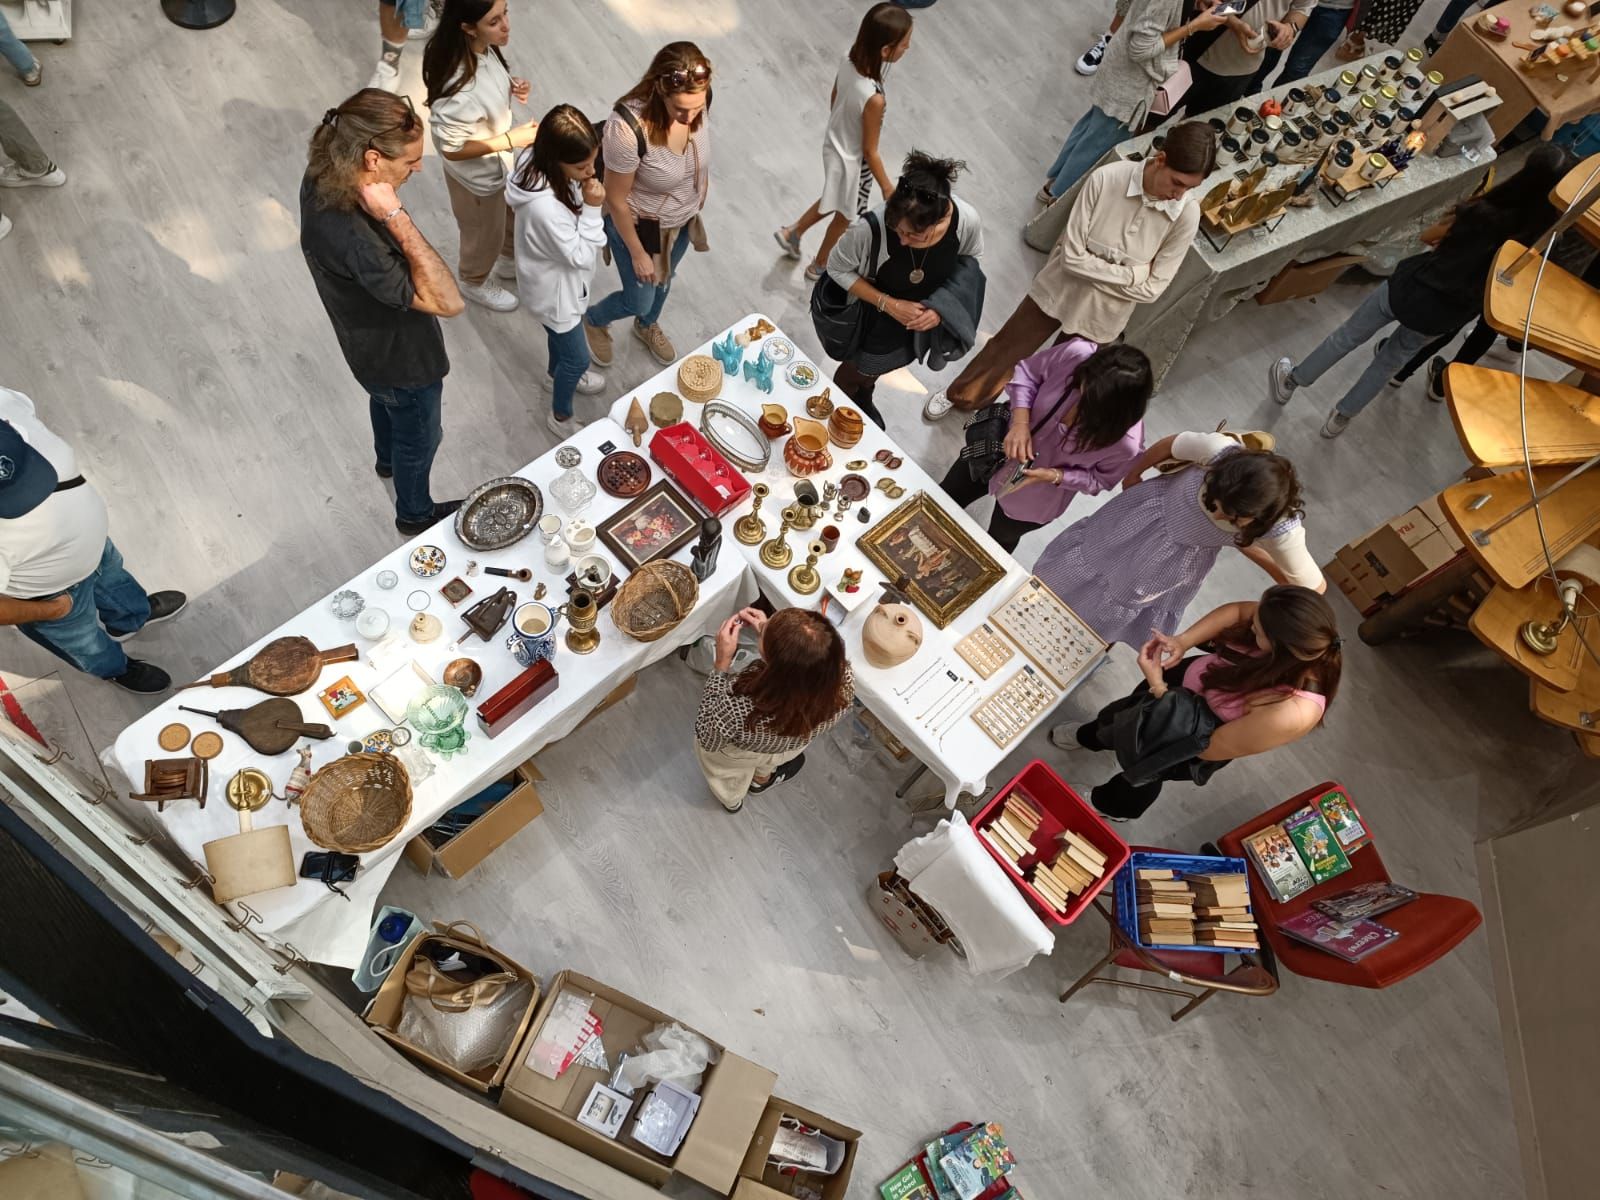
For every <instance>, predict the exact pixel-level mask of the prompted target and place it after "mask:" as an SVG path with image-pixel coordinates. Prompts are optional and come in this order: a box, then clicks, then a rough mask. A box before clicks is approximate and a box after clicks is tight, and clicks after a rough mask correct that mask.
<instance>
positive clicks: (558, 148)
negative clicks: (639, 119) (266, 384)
mask: <svg viewBox="0 0 1600 1200" xmlns="http://www.w3.org/2000/svg"><path fill="white" fill-rule="evenodd" d="M599 150H600V134H599V133H598V132H597V131H596V130H595V127H594V126H593V125H591V124H590V123H589V118H588V117H586V116H584V115H583V114H582V113H581V112H579V111H578V110H577V109H576V108H573V107H572V105H570V104H558V105H556V107H555V108H552V109H551V110H550V111H549V112H547V113H546V114H545V115H544V119H543V120H542V121H540V122H539V132H538V135H537V136H536V137H535V138H534V139H533V145H532V146H530V147H528V148H527V149H525V150H523V151H522V153H521V154H519V155H518V156H517V162H516V166H515V168H514V169H513V170H512V173H511V176H510V178H508V179H507V180H506V200H507V201H508V202H509V203H510V205H511V211H512V213H513V215H514V217H515V219H516V238H517V295H518V296H520V297H521V298H522V306H523V307H524V308H526V309H527V310H528V311H529V312H531V313H532V314H533V315H534V316H535V317H537V318H539V322H540V323H541V324H542V325H543V326H544V332H545V338H546V340H547V341H548V343H549V347H550V365H549V373H550V392H551V395H550V401H551V413H550V415H549V416H548V417H547V418H546V419H545V421H546V424H548V425H549V427H550V432H551V433H554V434H555V435H556V436H557V437H561V438H565V437H568V436H570V435H571V434H573V433H576V432H577V431H578V430H580V429H582V428H583V422H582V421H580V420H578V419H577V418H576V417H574V416H573V415H572V396H573V393H574V392H582V393H584V394H585V395H592V394H593V393H595V392H598V391H600V389H601V388H603V387H605V380H604V379H602V378H601V377H600V376H599V375H597V374H596V373H595V372H593V371H591V370H589V343H588V341H587V340H586V339H585V337H584V334H583V314H584V311H585V310H586V309H587V308H588V307H589V283H590V281H591V280H592V279H593V278H594V271H595V267H596V266H597V265H598V264H599V262H600V252H601V250H603V249H604V248H605V244H606V233H605V227H604V226H603V224H602V223H601V219H600V206H601V204H602V203H604V201H605V198H606V190H605V187H604V185H603V184H601V182H600V181H599V180H598V179H597V178H595V156H596V155H597V154H598V152H599Z"/></svg>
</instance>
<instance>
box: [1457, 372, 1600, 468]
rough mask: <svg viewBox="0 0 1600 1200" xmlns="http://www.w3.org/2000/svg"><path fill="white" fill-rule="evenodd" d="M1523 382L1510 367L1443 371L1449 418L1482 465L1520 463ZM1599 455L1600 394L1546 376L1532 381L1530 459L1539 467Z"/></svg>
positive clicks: (1469, 455)
mask: <svg viewBox="0 0 1600 1200" xmlns="http://www.w3.org/2000/svg"><path fill="white" fill-rule="evenodd" d="M1519 390H1520V381H1519V379H1518V377H1517V376H1516V375H1515V374H1513V373H1512V372H1510V371H1492V370H1490V369H1488V368H1487V367H1472V366H1466V365H1464V364H1462V363H1451V364H1450V365H1449V366H1448V367H1446V368H1445V371H1444V394H1445V399H1446V400H1448V401H1449V403H1450V418H1451V420H1453V421H1454V422H1455V425H1456V434H1457V436H1458V437H1460V439H1461V448H1462V449H1463V450H1465V451H1466V452H1467V458H1468V459H1470V460H1471V461H1472V462H1473V463H1475V464H1477V465H1478V466H1480V467H1520V466H1522V465H1523V457H1522V405H1521V404H1520V402H1519V396H1518V392H1519ZM1596 454H1600V396H1593V395H1590V394H1589V393H1588V392H1585V391H1583V390H1581V389H1579V388H1575V387H1568V386H1567V385H1566V384H1564V383H1552V382H1551V381H1550V380H1548V379H1530V380H1528V457H1529V458H1530V459H1531V460H1532V461H1533V463H1534V464H1535V465H1536V466H1537V465H1540V464H1550V463H1581V462H1584V461H1586V460H1587V459H1590V458H1593V457H1594V456H1595V455H1596Z"/></svg>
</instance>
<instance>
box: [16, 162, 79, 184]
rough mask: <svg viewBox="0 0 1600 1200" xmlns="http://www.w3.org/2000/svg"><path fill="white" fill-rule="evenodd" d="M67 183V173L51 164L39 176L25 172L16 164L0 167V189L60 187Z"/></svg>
mask: <svg viewBox="0 0 1600 1200" xmlns="http://www.w3.org/2000/svg"><path fill="white" fill-rule="evenodd" d="M66 181H67V173H66V172H65V171H63V170H62V169H61V168H60V167H58V166H56V165H55V163H51V164H50V165H49V166H48V167H46V168H45V169H44V170H42V171H40V172H39V173H38V174H37V175H33V174H30V173H29V172H27V171H24V170H23V169H22V168H21V167H20V166H18V165H17V164H16V163H14V162H8V163H6V165H5V166H3V167H0V187H8V188H19V187H60V186H61V185H62V184H63V183H65V182H66Z"/></svg>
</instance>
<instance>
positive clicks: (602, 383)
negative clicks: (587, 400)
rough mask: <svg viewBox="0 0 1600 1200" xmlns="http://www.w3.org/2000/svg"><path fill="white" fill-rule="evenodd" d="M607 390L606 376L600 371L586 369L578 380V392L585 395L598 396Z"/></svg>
mask: <svg viewBox="0 0 1600 1200" xmlns="http://www.w3.org/2000/svg"><path fill="white" fill-rule="evenodd" d="M605 390H606V377H605V376H604V375H602V374H600V372H598V371H585V372H584V373H583V378H582V379H580V380H578V392H579V393H580V394H581V395H584V396H597V395H599V394H600V393H601V392H603V391H605Z"/></svg>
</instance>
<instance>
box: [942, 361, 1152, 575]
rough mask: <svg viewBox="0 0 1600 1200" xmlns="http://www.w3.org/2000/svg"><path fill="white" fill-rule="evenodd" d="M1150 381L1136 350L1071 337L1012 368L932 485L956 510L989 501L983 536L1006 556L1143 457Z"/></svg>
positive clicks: (1147, 368) (1105, 488)
mask: <svg viewBox="0 0 1600 1200" xmlns="http://www.w3.org/2000/svg"><path fill="white" fill-rule="evenodd" d="M1154 387H1155V384H1154V380H1153V376H1152V374H1151V371H1150V360H1149V359H1148V358H1146V357H1145V354H1144V351H1143V350H1138V349H1135V348H1134V347H1132V346H1129V345H1125V344H1123V343H1121V342H1117V343H1113V344H1112V345H1109V346H1100V347H1098V348H1096V346H1095V344H1094V343H1093V342H1091V341H1089V340H1088V339H1086V338H1080V337H1073V338H1068V339H1066V340H1065V341H1063V342H1061V343H1059V344H1057V345H1054V346H1051V347H1049V348H1048V349H1045V350H1041V351H1039V353H1037V354H1034V355H1031V356H1030V357H1028V358H1025V359H1023V360H1022V361H1021V362H1020V363H1018V364H1017V370H1016V373H1015V374H1014V375H1012V377H1011V382H1010V383H1009V384H1007V385H1006V392H1007V395H1008V397H1009V403H1008V402H1006V401H1001V402H999V403H996V404H991V405H990V406H989V407H988V408H985V409H983V410H982V411H980V412H978V413H977V414H976V415H974V416H973V418H972V420H970V421H968V422H967V444H966V446H965V448H963V449H962V451H961V454H960V455H959V457H957V459H956V461H955V463H954V464H953V465H952V466H951V467H950V470H949V472H947V473H946V475H945V477H944V482H943V483H941V484H940V485H939V486H940V487H942V488H943V489H944V490H945V492H946V493H947V494H948V495H949V496H950V498H951V499H953V500H954V501H955V502H956V503H957V504H959V505H961V506H962V507H963V508H965V507H967V506H968V505H970V504H972V503H973V501H975V500H978V499H980V498H981V497H983V496H985V495H989V496H993V497H994V515H993V516H991V517H990V518H989V535H990V536H991V537H993V538H994V540H995V541H997V542H999V543H1000V547H1001V549H1003V550H1004V551H1005V552H1006V553H1007V554H1009V553H1011V552H1012V551H1013V550H1015V549H1016V548H1017V543H1018V542H1020V541H1021V540H1022V535H1023V534H1025V533H1029V532H1031V531H1032V530H1035V529H1039V528H1042V527H1043V526H1045V525H1048V524H1050V522H1051V521H1054V520H1055V519H1056V518H1057V517H1059V516H1060V515H1061V514H1062V513H1064V512H1066V511H1067V505H1069V504H1071V503H1072V497H1073V496H1075V495H1079V494H1082V495H1087V496H1093V495H1096V494H1097V493H1099V492H1104V491H1108V490H1109V489H1111V488H1114V487H1116V486H1117V484H1118V483H1119V482H1120V481H1121V479H1122V477H1123V476H1124V475H1126V474H1127V472H1128V468H1129V467H1131V466H1132V465H1133V462H1134V460H1135V459H1137V458H1138V457H1139V455H1140V453H1141V452H1142V451H1143V450H1144V410H1145V405H1146V404H1147V403H1148V402H1149V400H1150V393H1151V392H1152V391H1153V390H1154Z"/></svg>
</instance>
